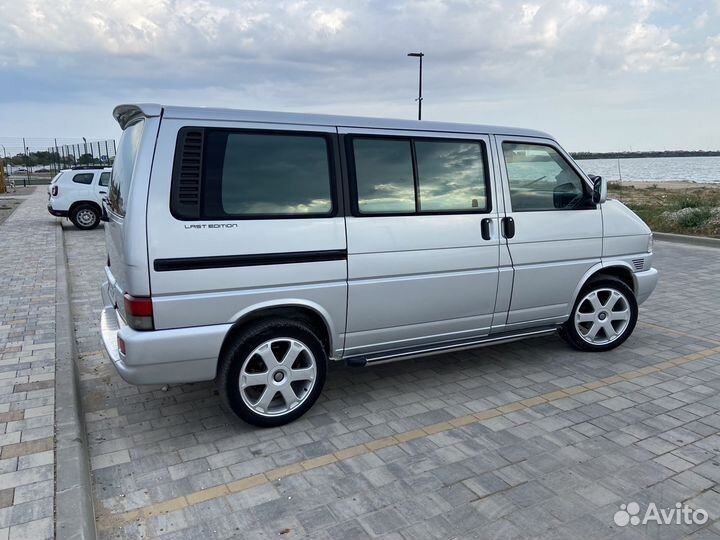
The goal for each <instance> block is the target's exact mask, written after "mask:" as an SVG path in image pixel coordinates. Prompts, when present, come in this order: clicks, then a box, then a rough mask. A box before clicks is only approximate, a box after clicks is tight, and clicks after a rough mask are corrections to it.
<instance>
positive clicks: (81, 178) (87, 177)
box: [72, 173, 95, 184]
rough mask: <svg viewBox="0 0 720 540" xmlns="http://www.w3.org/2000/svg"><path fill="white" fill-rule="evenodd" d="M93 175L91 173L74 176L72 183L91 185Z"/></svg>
mask: <svg viewBox="0 0 720 540" xmlns="http://www.w3.org/2000/svg"><path fill="white" fill-rule="evenodd" d="M94 176H95V175H94V174H93V173H82V174H76V175H75V176H73V179H72V180H73V182H75V183H76V184H92V181H93V177H94Z"/></svg>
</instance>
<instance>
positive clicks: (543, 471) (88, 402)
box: [65, 227, 720, 540]
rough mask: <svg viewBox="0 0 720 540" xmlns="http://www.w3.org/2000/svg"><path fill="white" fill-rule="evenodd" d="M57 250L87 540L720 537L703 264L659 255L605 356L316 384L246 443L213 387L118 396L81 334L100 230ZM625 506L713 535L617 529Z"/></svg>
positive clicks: (541, 348) (449, 361) (694, 255)
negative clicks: (73, 370)
mask: <svg viewBox="0 0 720 540" xmlns="http://www.w3.org/2000/svg"><path fill="white" fill-rule="evenodd" d="M65 241H66V249H67V252H68V257H69V264H70V269H71V276H72V286H73V292H72V299H73V309H74V316H75V326H76V332H77V340H78V346H79V351H80V361H81V385H82V393H83V405H84V411H85V418H86V421H87V431H88V439H89V445H90V448H89V452H90V456H91V465H92V470H93V481H94V497H95V505H96V513H97V514H98V527H99V534H100V537H101V538H163V539H166V540H170V539H173V540H174V539H187V540H189V539H195V538H220V539H225V538H238V539H239V538H243V539H250V538H258V539H259V538H263V539H267V538H312V539H316V540H322V539H338V538H342V539H352V538H384V539H401V540H402V539H405V540H410V539H423V540H426V539H431V538H438V539H447V538H463V539H464V538H469V539H472V538H477V539H492V538H507V539H515V538H518V539H520V538H547V539H565V538H567V539H577V538H584V539H588V540H592V539H600V538H618V539H631V538H668V539H670V538H672V539H675V538H683V537H687V538H692V539H696V540H697V539H701V538H703V539H704V538H708V539H709V538H713V539H717V538H720V524H719V522H718V518H720V515H719V513H720V488H718V481H719V480H720V436H719V435H718V431H719V430H720V412H719V411H720V396H719V395H718V390H720V352H719V351H720V348H718V346H720V332H718V331H719V330H720V317H718V316H717V313H716V306H717V304H718V303H720V256H718V251H717V250H713V249H709V248H700V247H686V246H683V245H678V244H669V243H662V242H657V243H656V259H655V261H656V266H657V267H658V268H659V269H660V271H661V272H662V274H661V281H660V285H659V286H658V289H657V290H656V292H655V293H654V295H653V296H652V297H651V299H650V300H649V301H648V302H647V303H646V304H645V305H644V306H643V307H642V308H641V315H640V320H641V323H640V324H638V327H637V328H636V330H635V333H634V335H633V336H632V337H631V338H630V339H629V340H628V341H627V342H626V344H624V345H623V346H622V347H620V348H619V349H616V350H614V351H611V352H608V353H603V354H589V353H580V352H577V351H574V350H572V349H570V348H569V347H568V346H566V345H565V344H564V342H562V341H561V340H560V339H559V338H556V337H554V336H553V337H545V338H540V339H535V340H531V341H524V342H517V343H512V344H508V345H503V346H496V347H488V348H484V349H477V350H474V351H466V352H461V353H457V354H450V355H443V356H438V357H434V358H426V359H418V360H414V361H407V362H400V363H396V364H389V365H385V366H377V367H373V368H366V369H353V368H346V367H344V366H342V365H333V366H332V367H331V369H330V371H329V375H328V380H327V385H326V388H325V390H324V392H323V394H322V396H321V398H320V400H319V401H318V403H317V404H316V405H315V407H314V408H313V409H312V410H311V411H310V413H309V414H307V415H306V416H305V417H303V418H302V419H300V420H299V421H296V422H294V423H292V424H290V425H287V426H284V427H282V428H276V429H264V430H260V429H256V428H253V427H251V426H248V425H246V424H243V423H242V422H240V421H238V420H236V419H235V418H234V417H233V416H232V415H230V414H228V413H226V412H224V411H223V409H222V408H221V406H220V401H219V398H218V397H217V395H216V393H215V390H214V385H213V384H212V383H200V384H188V385H176V386H170V387H169V388H167V389H165V390H164V389H163V388H162V387H159V386H152V387H150V386H145V387H137V386H132V385H129V384H127V383H125V382H123V381H122V379H121V378H120V377H119V376H118V375H117V373H116V372H115V370H114V368H113V366H112V365H111V363H110V362H109V360H108V359H107V357H106V356H105V355H104V353H103V352H102V346H101V342H100V337H99V334H98V329H97V327H98V318H99V312H100V309H101V301H100V294H99V284H100V283H101V281H102V277H103V264H104V259H105V250H104V245H103V231H102V229H98V230H95V231H90V232H82V231H77V230H75V229H72V228H69V227H68V228H66V229H65ZM489 411H490V412H489ZM423 428H425V429H423ZM633 501H634V502H638V503H639V504H640V505H641V506H642V507H643V508H644V507H645V506H647V504H649V503H650V502H655V503H656V504H657V505H658V507H661V508H670V507H672V506H673V505H674V504H675V503H676V502H680V503H686V502H687V503H688V504H689V505H691V506H692V507H693V508H696V509H697V508H703V509H704V510H706V511H707V512H708V513H709V515H710V518H709V521H708V522H707V523H705V524H703V525H702V526H701V525H690V526H687V525H664V526H657V525H647V526H632V525H628V526H625V527H619V526H617V525H615V523H614V521H613V516H614V514H615V513H616V512H617V511H618V510H620V504H627V503H630V502H633Z"/></svg>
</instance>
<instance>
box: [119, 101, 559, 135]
mask: <svg viewBox="0 0 720 540" xmlns="http://www.w3.org/2000/svg"><path fill="white" fill-rule="evenodd" d="M161 114H162V116H163V118H173V119H179V120H196V121H203V120H214V121H234V122H261V123H266V124H301V125H306V126H339V127H354V128H370V129H373V128H374V129H405V130H415V131H417V130H421V131H445V132H448V131H449V132H455V133H494V134H499V135H515V136H521V137H543V138H548V139H552V138H553V137H552V136H550V135H549V134H547V133H544V132H542V131H537V130H533V129H523V128H514V127H503V126H488V125H480V124H459V123H452V122H431V121H427V120H401V119H392V118H366V117H361V116H336V115H329V114H313V113H287V112H272V111H249V110H242V109H218V108H211V107H177V106H173V105H170V106H168V105H159V104H156V103H139V104H126V105H118V106H117V107H115V110H114V111H113V116H114V117H115V119H116V120H117V121H118V123H119V124H120V127H121V128H122V129H125V126H126V125H127V124H128V123H129V122H130V121H131V120H132V119H134V118H136V117H138V116H144V117H152V116H160V115H161Z"/></svg>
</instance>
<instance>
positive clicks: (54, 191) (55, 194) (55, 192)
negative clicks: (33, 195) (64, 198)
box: [52, 186, 58, 197]
mask: <svg viewBox="0 0 720 540" xmlns="http://www.w3.org/2000/svg"><path fill="white" fill-rule="evenodd" d="M57 194H58V187H57V186H53V187H52V196H53V197H57Z"/></svg>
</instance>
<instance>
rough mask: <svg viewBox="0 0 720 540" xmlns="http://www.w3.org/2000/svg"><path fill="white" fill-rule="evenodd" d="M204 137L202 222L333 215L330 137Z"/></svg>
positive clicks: (215, 133)
mask: <svg viewBox="0 0 720 540" xmlns="http://www.w3.org/2000/svg"><path fill="white" fill-rule="evenodd" d="M205 133H206V142H205V145H204V147H203V153H204V163H203V171H204V174H203V180H202V193H203V201H202V205H201V208H202V212H201V217H202V218H205V219H232V218H258V217H308V216H327V215H330V214H331V213H332V212H333V196H332V191H333V190H332V185H331V180H332V175H331V162H330V151H329V142H328V138H327V137H326V136H325V135H323V134H307V133H297V134H295V133H290V132H282V133H259V132H241V131H230V130H207V131H206V132H205Z"/></svg>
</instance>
